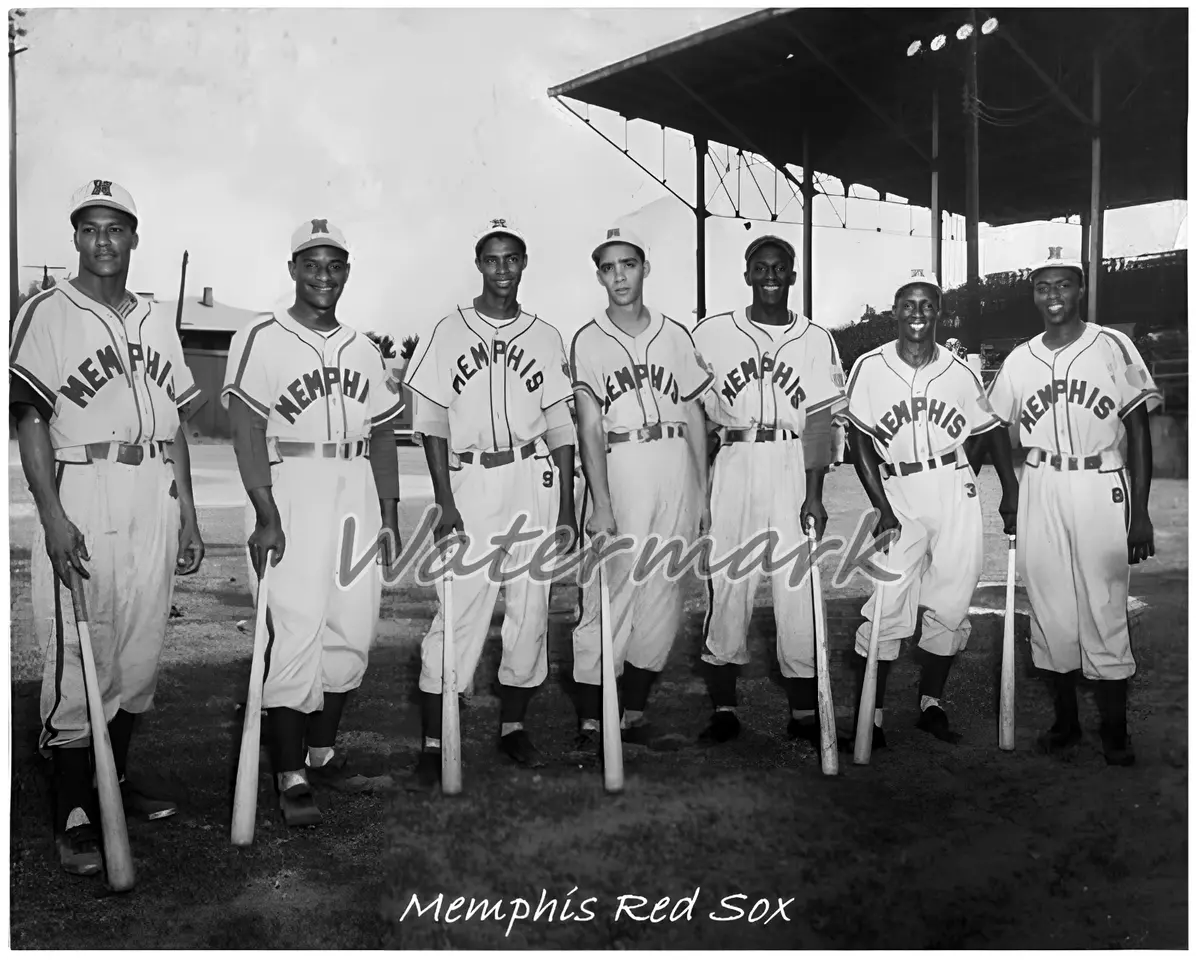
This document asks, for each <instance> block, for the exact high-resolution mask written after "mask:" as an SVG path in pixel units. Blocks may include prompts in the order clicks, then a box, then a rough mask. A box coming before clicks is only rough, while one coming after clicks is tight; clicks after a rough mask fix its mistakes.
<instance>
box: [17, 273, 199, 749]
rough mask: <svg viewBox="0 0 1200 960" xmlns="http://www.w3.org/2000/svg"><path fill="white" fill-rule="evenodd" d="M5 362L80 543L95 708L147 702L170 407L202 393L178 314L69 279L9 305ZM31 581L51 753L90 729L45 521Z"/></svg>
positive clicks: (168, 552)
mask: <svg viewBox="0 0 1200 960" xmlns="http://www.w3.org/2000/svg"><path fill="white" fill-rule="evenodd" d="M9 372H10V374H11V375H12V377H13V383H14V384H17V383H18V381H19V383H20V385H21V390H22V392H24V393H26V394H29V393H31V394H32V396H33V398H35V399H36V401H37V406H38V407H39V409H41V410H43V412H44V415H45V416H46V419H47V421H48V424H49V428H50V441H51V445H52V446H53V449H54V459H55V482H56V483H57V484H58V493H59V498H60V499H61V501H62V506H63V510H64V511H65V513H66V515H67V517H68V518H69V519H70V520H71V521H72V522H73V523H74V524H75V525H76V526H77V527H78V528H79V530H80V531H81V532H82V534H83V537H84V541H85V543H86V544H87V549H88V552H89V554H90V558H91V559H90V560H89V561H87V563H86V566H87V569H88V571H89V572H90V574H91V576H90V578H89V579H87V580H84V581H83V591H84V598H85V601H86V604H87V612H88V620H89V629H90V631H91V640H92V648H93V652H94V654H95V658H96V674H97V679H98V681H99V684H100V690H101V697H102V699H103V701H104V715H105V717H106V718H108V719H109V720H110V721H111V720H112V718H113V717H114V716H115V715H116V713H117V711H118V710H124V711H126V712H127V713H132V714H138V713H143V712H145V711H147V710H149V709H150V708H151V707H152V705H153V702H154V690H155V684H156V681H157V678H158V665H159V658H160V655H161V653H162V647H163V640H164V637H165V634H166V628H167V620H168V617H169V615H170V610H171V598H172V593H173V590H174V572H175V561H176V557H177V551H178V549H179V527H180V506H179V500H178V493H177V490H176V486H175V476H174V472H173V469H172V466H171V463H172V459H171V457H172V446H173V442H174V440H175V437H176V434H177V432H178V430H179V424H180V420H179V410H180V409H181V408H182V407H183V406H184V405H185V404H187V403H189V402H190V401H191V400H193V399H195V398H196V397H197V396H198V395H199V393H200V391H199V389H198V388H197V387H196V384H195V382H194V381H193V379H192V374H191V371H190V370H189V369H188V366H187V363H186V362H185V360H184V357H183V349H182V346H181V344H180V342H179V337H178V335H177V334H176V331H175V318H174V316H172V315H171V314H169V313H167V312H166V311H163V310H160V309H155V307H154V305H153V304H152V303H151V302H150V301H148V300H146V299H144V298H142V297H139V296H137V295H136V294H133V293H127V295H126V298H125V300H124V302H123V303H122V304H121V305H120V307H119V308H118V309H116V310H114V309H113V308H111V307H109V306H108V305H107V304H104V303H100V302H98V301H96V300H93V299H92V298H91V297H89V296H87V295H86V294H84V293H82V292H80V290H79V289H78V288H76V287H75V285H74V284H73V283H71V282H69V281H68V282H66V283H62V284H59V285H58V286H56V287H53V288H52V289H50V290H47V291H44V292H43V293H40V294H38V295H37V296H35V297H33V298H32V299H30V300H28V301H26V302H25V303H24V304H23V305H22V306H21V309H20V310H19V311H18V312H17V317H16V321H15V324H14V326H13V335H12V346H11V347H10V349H9ZM16 395H17V388H16V387H14V397H15V396H16ZM30 579H31V593H32V601H33V615H34V630H35V635H36V637H37V640H38V642H39V643H40V644H41V645H42V647H43V649H44V651H45V661H44V667H43V673H42V695H41V716H42V729H41V732H40V735H39V743H40V746H41V748H42V750H43V752H45V753H46V754H47V755H49V750H50V749H51V748H53V747H59V746H66V745H71V744H78V743H80V742H87V741H88V739H89V737H90V729H89V724H88V713H87V702H86V697H85V693H84V684H83V667H82V664H81V662H80V659H79V656H80V654H79V644H78V642H77V641H76V640H75V638H74V637H75V630H74V608H73V605H72V596H71V591H70V589H69V587H68V586H67V585H66V584H63V583H62V582H60V581H59V580H58V578H57V576H56V575H55V573H54V570H53V568H52V566H51V564H50V559H49V557H48V556H47V553H46V543H45V534H44V531H43V528H42V525H41V524H38V525H37V527H36V528H35V532H34V543H33V547H32V549H31V552H30Z"/></svg>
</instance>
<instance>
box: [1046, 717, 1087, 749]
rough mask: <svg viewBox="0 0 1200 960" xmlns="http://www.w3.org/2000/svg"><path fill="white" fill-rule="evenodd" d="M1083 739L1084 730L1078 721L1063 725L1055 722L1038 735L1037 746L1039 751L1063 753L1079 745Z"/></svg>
mask: <svg viewBox="0 0 1200 960" xmlns="http://www.w3.org/2000/svg"><path fill="white" fill-rule="evenodd" d="M1082 741H1083V730H1082V729H1080V726H1079V724H1078V723H1077V722H1076V723H1068V724H1063V725H1060V724H1058V723H1055V724H1054V726H1052V727H1051V728H1050V729H1049V730H1047V731H1046V732H1045V733H1043V734H1039V735H1038V738H1037V748H1038V752H1039V753H1046V754H1053V753H1061V752H1062V751H1064V750H1069V749H1071V747H1074V746H1078V745H1079V744H1080V743H1081V742H1082Z"/></svg>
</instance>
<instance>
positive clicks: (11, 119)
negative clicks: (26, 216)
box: [8, 14, 21, 326]
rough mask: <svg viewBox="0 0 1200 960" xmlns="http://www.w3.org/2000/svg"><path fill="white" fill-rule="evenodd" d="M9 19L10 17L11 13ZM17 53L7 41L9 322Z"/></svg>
mask: <svg viewBox="0 0 1200 960" xmlns="http://www.w3.org/2000/svg"><path fill="white" fill-rule="evenodd" d="M10 16H11V14H10ZM16 61H17V51H16V50H15V49H14V46H13V42H12V39H11V38H9V42H8V283H9V288H10V290H9V296H10V298H11V302H10V305H9V312H8V322H9V325H10V326H11V325H12V322H13V321H14V320H15V319H16V317H17V304H18V301H19V300H20V298H21V287H20V284H19V283H18V282H17V263H18V262H19V260H18V257H17V65H16Z"/></svg>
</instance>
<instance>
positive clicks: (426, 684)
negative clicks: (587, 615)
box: [418, 444, 559, 693]
mask: <svg viewBox="0 0 1200 960" xmlns="http://www.w3.org/2000/svg"><path fill="white" fill-rule="evenodd" d="M540 446H542V445H541V444H539V447H540ZM558 484H559V478H558V470H557V469H556V468H555V466H554V462H553V460H552V459H551V458H550V457H549V456H531V457H528V458H527V459H524V460H515V461H513V462H512V463H508V464H502V465H499V466H495V467H484V466H482V465H481V464H479V463H478V462H474V463H463V464H462V468H461V469H459V470H455V471H453V472H452V473H451V474H450V486H451V489H452V490H453V492H454V503H455V505H456V506H457V507H458V512H459V514H460V515H461V516H462V520H463V530H464V531H465V532H466V534H467V535H468V537H469V538H470V541H471V544H470V549H469V550H468V551H467V553H466V555H465V556H464V558H463V561H462V562H464V563H465V564H467V565H473V566H479V565H482V564H483V561H484V558H485V557H487V556H488V555H489V554H494V556H495V557H496V558H497V561H498V566H497V570H498V571H499V572H500V573H501V574H502V573H503V572H504V571H509V572H513V573H516V572H517V571H519V570H522V569H523V568H528V567H529V566H530V564H531V561H533V560H534V557H535V555H536V554H537V553H538V550H539V547H541V545H542V543H543V540H544V537H545V536H548V535H551V534H552V533H553V530H554V526H555V523H556V522H557V520H558V502H559V487H558ZM518 516H520V517H521V518H522V519H523V521H524V522H523V524H522V530H523V531H524V532H526V533H529V532H533V531H541V532H542V533H539V536H538V537H537V539H529V540H524V541H521V542H519V543H516V544H513V545H512V546H511V547H508V548H507V549H501V548H499V547H497V546H495V545H494V544H493V543H491V542H490V541H491V540H492V539H493V538H499V537H500V536H501V535H503V534H505V533H507V532H508V531H509V530H510V529H511V528H512V526H513V522H514V521H515V520H516V519H517V517H518ZM542 558H546V560H547V566H548V567H549V566H550V563H549V561H550V560H551V559H552V555H550V554H549V550H548V549H546V550H543V552H542V554H541V557H539V559H542ZM493 566H496V565H493V564H487V565H484V566H483V568H482V569H480V570H478V571H476V572H474V573H470V574H467V575H465V576H464V575H456V576H455V578H454V582H453V584H452V586H451V589H452V590H453V591H454V597H453V599H454V650H455V654H456V659H457V665H456V667H457V671H458V690H460V691H461V690H464V689H466V688H467V686H469V684H470V682H471V679H472V678H473V677H474V676H475V668H476V667H477V666H478V665H479V657H480V655H481V654H482V653H483V645H484V642H485V641H486V640H487V634H488V629H489V628H490V626H491V623H492V614H493V612H494V611H495V609H496V598H497V596H498V595H499V592H500V586H501V582H500V580H499V579H497V577H496V575H495V573H494V572H492V567H493ZM547 572H549V571H547ZM535 580H536V582H535ZM437 596H438V610H437V613H436V614H434V618H433V623H432V624H430V627H429V632H428V633H426V634H425V639H424V640H422V641H421V677H420V680H419V681H418V686H419V687H420V689H421V691H422V692H423V693H441V692H442V637H443V636H444V631H445V621H444V620H443V606H442V605H443V603H444V601H445V588H444V584H443V583H442V581H441V579H440V578H439V580H438V583H437ZM549 610H550V580H549V579H548V578H546V577H540V578H531V577H530V576H528V575H516V576H513V577H512V579H509V580H505V582H504V621H503V623H502V625H501V627H500V647H501V656H500V667H499V670H498V671H497V679H498V680H499V682H500V683H501V684H502V685H504V686H506V687H536V686H539V685H540V684H541V683H542V682H543V681H544V680H545V679H546V674H547V656H546V636H547V633H548V630H549Z"/></svg>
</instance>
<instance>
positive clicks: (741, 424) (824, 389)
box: [692, 236, 846, 746]
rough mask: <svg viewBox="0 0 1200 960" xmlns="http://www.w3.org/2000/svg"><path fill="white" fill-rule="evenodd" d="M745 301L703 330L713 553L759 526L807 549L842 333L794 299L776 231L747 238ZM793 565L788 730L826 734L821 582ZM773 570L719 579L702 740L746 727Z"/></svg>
mask: <svg viewBox="0 0 1200 960" xmlns="http://www.w3.org/2000/svg"><path fill="white" fill-rule="evenodd" d="M745 259H746V269H745V279H746V284H747V285H748V286H749V287H750V289H751V290H752V291H753V296H752V301H751V304H750V306H748V307H746V308H745V309H744V310H738V311H734V312H730V313H721V314H716V315H713V316H709V317H706V318H705V319H704V320H702V321H700V323H699V324H698V325H697V327H696V329H695V330H694V331H693V334H692V336H693V338H694V339H695V341H696V346H697V347H698V348H699V350H700V353H701V354H702V355H703V356H705V357H706V358H710V359H711V360H712V361H713V363H714V365H715V368H716V369H715V373H716V379H715V380H714V382H713V385H712V387H711V388H710V389H709V390H707V391H705V393H704V409H705V412H706V414H707V416H708V419H709V421H710V422H711V423H713V424H714V425H715V426H716V428H717V431H716V432H717V434H718V442H719V444H720V446H719V447H718V450H717V452H716V455H715V462H714V463H713V465H712V474H711V487H712V489H711V494H710V507H709V509H710V511H711V515H712V528H711V536H712V538H713V554H714V555H715V556H718V557H720V556H726V555H728V554H729V553H730V552H731V551H733V550H735V549H737V548H738V547H739V546H741V545H743V544H746V543H749V542H751V541H753V540H754V539H755V538H756V537H762V536H766V535H768V534H773V535H774V536H775V537H777V538H778V542H777V544H776V548H775V550H774V554H775V556H776V558H782V557H786V556H788V555H789V554H793V553H795V552H796V551H797V550H798V549H799V550H803V549H804V547H805V544H806V542H807V534H806V526H807V524H808V522H809V520H810V519H811V520H812V522H813V523H815V525H816V535H817V537H818V538H820V537H821V536H823V535H824V532H825V524H826V521H827V514H826V512H825V509H824V506H823V505H822V493H823V489H822V488H823V483H824V477H825V473H826V471H827V469H828V468H829V466H830V465H831V464H832V462H833V459H834V457H833V452H834V450H833V448H834V438H833V420H834V417H835V416H839V417H840V415H841V414H842V412H843V411H844V409H845V407H846V394H845V382H846V378H845V374H844V373H843V372H842V362H841V358H840V357H839V356H838V350H837V345H836V344H835V343H834V341H833V337H832V336H830V334H829V332H828V331H827V330H825V329H824V328H822V327H819V326H817V325H816V324H815V323H813V322H812V321H811V320H809V319H808V318H807V317H801V316H797V315H796V314H795V313H793V312H792V311H791V310H789V309H788V294H789V292H790V291H791V288H792V285H793V284H795V282H796V269H795V262H796V251H795V250H794V249H793V247H792V245H791V244H790V243H788V242H787V241H786V240H781V239H780V238H778V237H773V236H764V237H759V238H757V239H755V240H753V241H751V243H750V245H749V246H748V247H747V248H746V255H745ZM791 572H792V570H791V565H790V564H781V566H780V568H779V569H778V570H777V571H776V572H775V573H774V574H772V593H773V600H774V607H775V618H776V626H777V628H778V629H777V635H778V649H777V656H778V658H779V666H780V670H781V671H782V673H783V676H784V683H785V686H786V688H787V693H788V703H789V706H790V711H791V712H790V716H789V722H788V733H789V735H790V736H792V737H795V738H804V739H807V740H809V741H811V742H812V744H813V745H814V746H819V745H820V730H819V729H818V726H817V718H816V709H817V679H816V661H815V658H814V646H813V643H814V624H815V621H814V613H813V593H812V584H811V581H809V582H807V583H805V584H802V585H798V586H795V587H793V586H790V585H789V583H788V579H789V577H790V576H791ZM761 578H762V570H761V569H760V568H757V567H756V568H755V569H754V571H753V572H752V573H751V574H750V575H749V576H746V577H742V578H739V579H737V580H731V579H730V578H728V577H722V576H717V577H715V578H714V579H712V580H710V581H709V609H708V615H707V617H706V618H705V624H704V653H703V655H702V656H701V659H702V660H703V661H704V663H706V664H708V667H709V670H708V674H707V680H708V688H709V696H710V697H711V699H712V703H713V710H714V712H713V715H712V718H711V719H710V721H709V724H708V726H707V727H706V728H705V729H704V731H703V732H702V733H701V735H700V739H701V741H702V742H709V743H721V742H724V741H726V740H730V739H732V738H733V737H736V736H737V735H738V733H739V732H740V730H741V724H740V722H739V720H738V716H737V713H736V708H737V673H738V666H739V665H740V664H746V663H749V662H750V655H749V652H748V651H747V649H746V632H747V629H748V627H749V624H750V615H751V613H752V612H753V610H754V595H755V591H756V590H757V588H758V584H759V581H760V580H761Z"/></svg>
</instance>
